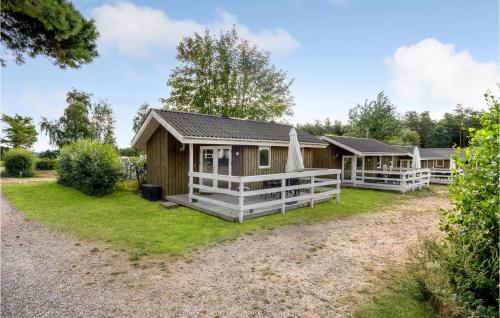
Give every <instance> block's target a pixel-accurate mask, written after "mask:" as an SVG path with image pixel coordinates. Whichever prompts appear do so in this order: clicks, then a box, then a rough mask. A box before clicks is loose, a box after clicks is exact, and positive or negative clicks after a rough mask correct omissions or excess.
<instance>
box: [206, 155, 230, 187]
mask: <svg viewBox="0 0 500 318" xmlns="http://www.w3.org/2000/svg"><path fill="white" fill-rule="evenodd" d="M200 172H202V173H211V174H218V175H225V176H230V175H231V147H230V146H229V147H228V146H202V147H200ZM202 184H203V185H206V186H209V187H214V186H216V187H218V188H225V189H227V188H229V186H230V183H229V182H228V181H223V180H212V179H202Z"/></svg>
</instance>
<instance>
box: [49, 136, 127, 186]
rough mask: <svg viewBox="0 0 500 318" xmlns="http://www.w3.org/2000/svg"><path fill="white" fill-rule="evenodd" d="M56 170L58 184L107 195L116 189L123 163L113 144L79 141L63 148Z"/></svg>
mask: <svg viewBox="0 0 500 318" xmlns="http://www.w3.org/2000/svg"><path fill="white" fill-rule="evenodd" d="M56 170H57V174H58V182H59V183H61V184H63V185H66V186H70V187H74V188H76V189H79V190H80V191H82V192H84V193H86V194H89V195H104V194H107V193H111V192H113V191H114V190H115V188H116V184H117V182H118V181H120V180H121V178H122V173H123V166H122V163H121V161H120V158H119V156H118V153H117V152H116V151H115V149H114V148H113V147H112V146H111V145H109V144H103V143H99V142H92V141H77V142H74V143H72V144H70V145H67V146H65V147H64V148H63V149H62V150H61V153H60V155H59V159H58V161H57V165H56Z"/></svg>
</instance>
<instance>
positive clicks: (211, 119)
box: [152, 109, 325, 144]
mask: <svg viewBox="0 0 500 318" xmlns="http://www.w3.org/2000/svg"><path fill="white" fill-rule="evenodd" d="M152 111H154V112H156V113H157V114H158V115H160V116H161V117H162V118H163V119H164V120H165V121H166V122H167V123H169V124H170V125H172V127H173V128H174V129H175V130H177V131H178V132H179V133H180V134H181V135H183V136H184V137H186V138H207V139H210V138H222V139H228V140H263V141H278V142H286V141H289V140H290V137H289V133H290V129H291V128H293V127H292V126H290V125H284V124H278V123H273V122H264V121H257V120H243V119H235V118H228V117H222V116H213V115H204V114H195V113H185V112H178V111H170V110H161V109H153V110H152ZM295 130H296V131H297V137H298V139H299V142H303V143H312V144H325V142H324V141H322V140H321V139H319V138H316V137H314V136H313V135H311V134H308V133H306V132H304V131H301V130H300V129H297V128H296V129H295Z"/></svg>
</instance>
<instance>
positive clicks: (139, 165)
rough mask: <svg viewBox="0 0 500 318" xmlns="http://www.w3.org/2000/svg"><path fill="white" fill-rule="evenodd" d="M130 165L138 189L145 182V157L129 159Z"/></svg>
mask: <svg viewBox="0 0 500 318" xmlns="http://www.w3.org/2000/svg"><path fill="white" fill-rule="evenodd" d="M130 164H131V165H132V169H133V170H134V174H135V178H136V179H137V184H138V186H139V188H140V187H142V185H143V184H144V183H145V182H146V157H145V156H139V157H130Z"/></svg>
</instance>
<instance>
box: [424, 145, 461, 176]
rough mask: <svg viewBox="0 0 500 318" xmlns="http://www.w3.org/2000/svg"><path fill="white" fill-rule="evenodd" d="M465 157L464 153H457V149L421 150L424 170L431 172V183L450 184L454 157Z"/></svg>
mask: <svg viewBox="0 0 500 318" xmlns="http://www.w3.org/2000/svg"><path fill="white" fill-rule="evenodd" d="M455 155H456V156H459V157H463V156H465V153H464V152H463V151H461V152H459V153H457V150H456V149H455V148H421V149H420V162H421V165H422V168H429V169H430V170H431V183H440V184H449V183H450V182H451V176H452V175H453V168H454V167H453V166H454V163H453V159H452V156H455Z"/></svg>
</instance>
